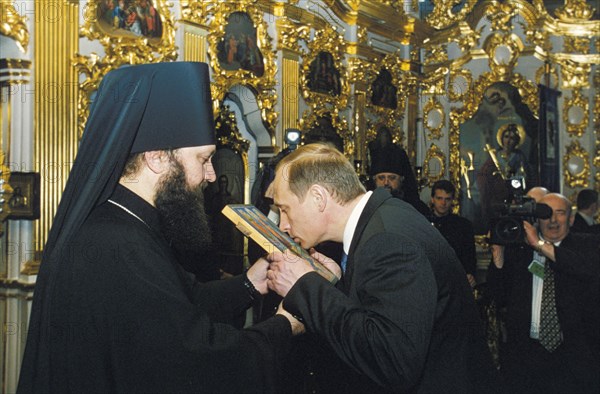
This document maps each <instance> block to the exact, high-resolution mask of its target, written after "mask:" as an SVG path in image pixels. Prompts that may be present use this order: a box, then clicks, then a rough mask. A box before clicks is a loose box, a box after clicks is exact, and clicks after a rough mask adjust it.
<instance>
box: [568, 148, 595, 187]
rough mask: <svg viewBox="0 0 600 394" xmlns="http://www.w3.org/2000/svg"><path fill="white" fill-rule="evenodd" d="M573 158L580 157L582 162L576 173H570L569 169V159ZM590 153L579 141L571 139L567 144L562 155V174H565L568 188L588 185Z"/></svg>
mask: <svg viewBox="0 0 600 394" xmlns="http://www.w3.org/2000/svg"><path fill="white" fill-rule="evenodd" d="M573 158H577V159H580V160H581V161H582V162H583V168H582V169H581V170H580V171H579V172H578V173H572V172H571V171H570V170H569V161H570V160H571V159H573ZM589 160H590V155H589V154H588V152H587V151H586V150H585V149H584V148H583V147H582V146H581V144H580V143H579V141H577V140H572V141H571V144H569V146H567V150H566V153H565V155H564V156H563V174H564V176H565V184H567V185H568V186H569V187H570V188H575V187H588V185H589V180H588V179H589V177H590V163H589Z"/></svg>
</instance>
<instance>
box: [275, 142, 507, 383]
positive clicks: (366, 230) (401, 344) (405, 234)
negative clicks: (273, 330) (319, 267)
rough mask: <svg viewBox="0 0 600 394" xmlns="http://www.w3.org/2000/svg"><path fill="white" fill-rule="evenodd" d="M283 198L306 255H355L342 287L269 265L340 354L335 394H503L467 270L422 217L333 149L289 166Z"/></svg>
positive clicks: (333, 367) (313, 328)
mask: <svg viewBox="0 0 600 394" xmlns="http://www.w3.org/2000/svg"><path fill="white" fill-rule="evenodd" d="M274 201H275V204H276V205H277V206H278V207H279V208H280V220H281V222H280V227H281V229H282V230H283V231H286V232H287V233H289V234H290V236H291V237H292V238H293V239H294V240H295V241H296V242H298V243H299V244H300V245H301V246H302V247H303V248H311V247H313V246H314V245H316V244H318V243H320V242H322V241H325V240H333V241H337V242H343V246H344V252H345V254H346V255H347V260H346V259H342V262H341V266H342V270H343V271H344V274H343V276H342V277H341V280H340V282H338V284H337V285H336V286H333V285H332V284H331V283H329V282H328V281H326V280H325V279H323V278H322V277H321V276H320V275H319V274H317V273H316V272H313V271H314V270H313V268H312V267H311V265H310V264H309V263H308V262H306V261H304V260H300V259H299V258H298V257H295V256H292V255H291V254H286V255H283V254H280V253H272V254H271V255H270V256H269V259H270V260H271V261H272V263H271V265H270V269H269V271H268V272H267V277H268V278H269V282H268V283H269V286H270V288H271V289H272V290H275V291H276V292H278V293H279V294H280V295H282V296H284V297H285V298H284V300H283V306H284V308H285V309H286V310H287V311H289V312H290V313H292V314H293V315H294V316H296V317H297V318H299V319H301V320H302V321H303V322H304V324H305V325H306V328H307V330H308V332H310V333H313V334H317V335H318V336H319V337H320V338H321V339H323V340H324V342H325V343H326V344H327V346H328V347H329V348H330V349H332V350H331V352H332V353H334V354H335V355H336V356H337V360H338V362H335V361H332V362H330V363H328V364H326V365H324V366H323V367H322V368H323V369H321V370H320V371H319V372H322V373H323V374H324V375H325V376H324V378H325V379H324V380H326V381H327V380H328V381H329V382H330V385H328V387H327V389H326V390H325V391H327V392H352V393H367V392H388V391H389V392H411V393H424V392H428V393H432V392H436V393H440V392H448V393H458V392H460V393H472V392H494V391H495V390H498V387H497V386H494V384H496V382H495V370H494V368H493V367H492V363H491V356H490V354H489V351H488V350H487V347H486V344H485V341H484V335H483V334H484V333H483V329H482V324H481V321H480V319H479V316H478V312H477V309H476V307H475V303H474V299H473V296H472V293H471V289H470V287H469V285H468V283H467V281H466V278H465V274H464V270H463V269H462V267H461V265H460V262H459V261H458V259H457V258H456V255H455V254H454V252H453V251H452V249H451V247H450V245H448V243H447V242H446V240H445V239H444V237H442V235H441V234H440V233H439V232H438V231H436V230H435V229H434V228H433V227H432V226H431V224H430V223H429V222H428V221H427V220H426V219H425V218H424V217H423V216H422V215H420V214H419V213H418V212H417V211H416V210H414V209H413V208H412V207H411V206H410V205H408V204H407V203H406V202H404V201H401V200H399V199H396V198H392V196H391V195H390V194H389V192H388V191H386V190H385V189H383V188H379V189H376V190H375V191H372V192H365V190H364V188H363V186H362V185H361V183H360V181H359V179H358V177H357V175H356V173H355V171H354V169H353V167H352V165H351V164H350V163H349V162H348V160H347V159H346V158H345V157H344V155H343V154H342V153H340V152H339V151H337V150H336V149H334V148H333V147H331V146H330V145H324V144H311V145H305V146H303V147H301V148H299V149H298V150H297V151H296V152H294V153H292V154H290V155H289V156H287V157H286V158H284V159H283V160H282V161H281V162H280V163H279V165H278V167H277V171H276V176H275V181H274ZM313 256H314V257H315V258H316V259H318V260H320V261H331V259H327V258H325V257H323V256H322V255H319V254H314V253H313ZM344 260H345V261H344ZM324 352H326V351H325V350H324ZM339 361H341V362H339ZM492 382H494V383H492Z"/></svg>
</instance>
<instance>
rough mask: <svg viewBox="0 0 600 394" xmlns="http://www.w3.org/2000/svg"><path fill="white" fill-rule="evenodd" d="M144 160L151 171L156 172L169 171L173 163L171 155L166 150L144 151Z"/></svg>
mask: <svg viewBox="0 0 600 394" xmlns="http://www.w3.org/2000/svg"><path fill="white" fill-rule="evenodd" d="M144 162H145V163H146V166H147V167H148V168H149V169H150V171H152V172H154V173H155V174H160V173H163V172H165V171H167V170H168V169H169V167H170V165H171V160H170V158H169V155H168V154H167V152H165V151H164V150H153V151H149V152H144Z"/></svg>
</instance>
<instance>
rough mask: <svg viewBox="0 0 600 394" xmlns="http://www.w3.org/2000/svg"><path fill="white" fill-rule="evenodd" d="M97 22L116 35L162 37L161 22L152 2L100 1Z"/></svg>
mask: <svg viewBox="0 0 600 394" xmlns="http://www.w3.org/2000/svg"><path fill="white" fill-rule="evenodd" d="M98 20H99V21H100V22H101V23H102V25H103V26H104V27H105V28H107V30H110V31H112V32H115V33H117V34H123V35H133V36H143V37H148V38H160V37H161V36H162V21H161V19H160V14H159V12H158V10H157V9H156V8H155V7H154V4H153V3H152V0H102V1H100V3H99V4H98Z"/></svg>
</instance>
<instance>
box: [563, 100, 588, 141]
mask: <svg viewBox="0 0 600 394" xmlns="http://www.w3.org/2000/svg"><path fill="white" fill-rule="evenodd" d="M574 108H581V111H582V112H583V114H582V117H583V119H582V120H581V122H580V123H577V124H575V123H571V122H570V121H569V111H571V110H572V109H574ZM589 117H590V109H589V103H588V100H587V99H585V98H584V97H583V95H582V94H581V89H574V90H573V91H572V92H571V97H570V98H567V99H565V104H564V107H563V119H564V122H565V123H566V125H567V132H568V133H569V134H570V135H572V136H576V137H581V136H582V135H583V134H584V133H585V130H586V129H587V127H588V123H589Z"/></svg>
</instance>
